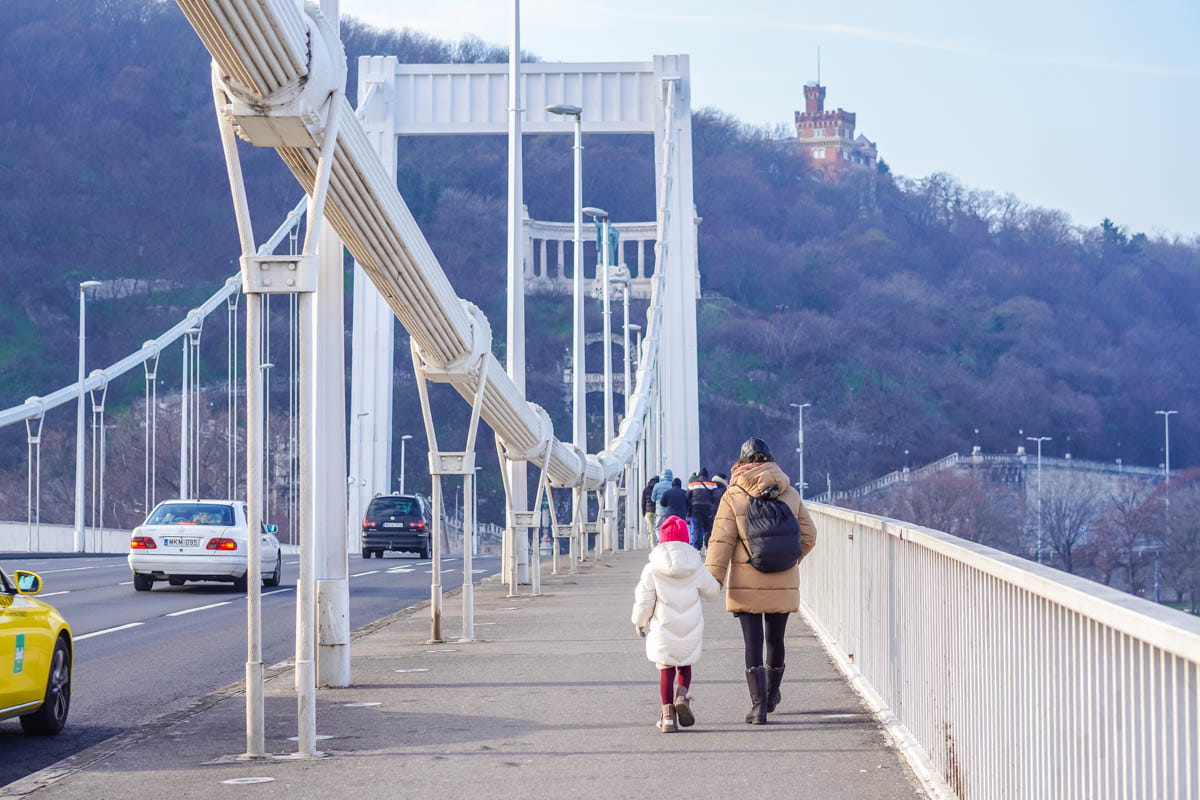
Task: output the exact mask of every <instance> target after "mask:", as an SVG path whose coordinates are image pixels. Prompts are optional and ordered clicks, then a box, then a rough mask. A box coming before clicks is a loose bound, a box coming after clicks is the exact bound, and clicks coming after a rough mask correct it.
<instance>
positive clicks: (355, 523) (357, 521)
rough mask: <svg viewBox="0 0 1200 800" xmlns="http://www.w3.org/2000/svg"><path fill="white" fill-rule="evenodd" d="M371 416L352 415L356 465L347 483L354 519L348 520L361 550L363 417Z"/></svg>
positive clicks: (367, 412) (364, 482) (367, 413)
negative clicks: (352, 491)
mask: <svg viewBox="0 0 1200 800" xmlns="http://www.w3.org/2000/svg"><path fill="white" fill-rule="evenodd" d="M369 416H371V412H370V411H359V412H358V413H357V414H355V415H354V420H355V422H356V423H357V424H356V425H355V428H357V429H358V463H357V464H355V465H354V472H355V475H354V479H353V480H352V481H349V483H352V484H354V514H355V516H354V518H353V519H351V520H350V530H351V531H357V532H358V533H357V536H358V548H359V549H360V550H361V549H362V520H363V516H364V515H363V486H364V485H365V484H366V481H364V480H363V470H362V451H363V446H362V445H363V441H362V435H363V417H369Z"/></svg>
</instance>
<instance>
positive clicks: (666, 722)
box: [654, 703, 678, 733]
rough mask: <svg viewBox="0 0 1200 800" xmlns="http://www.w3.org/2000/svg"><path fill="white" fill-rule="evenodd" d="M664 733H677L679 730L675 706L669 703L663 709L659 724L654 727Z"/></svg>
mask: <svg viewBox="0 0 1200 800" xmlns="http://www.w3.org/2000/svg"><path fill="white" fill-rule="evenodd" d="M654 727H656V728H658V729H659V730H660V731H662V732H663V733H675V731H677V730H678V728H677V727H676V725H675V706H673V705H671V704H670V703H667V704H666V705H664V706H663V707H662V716H661V717H659V719H658V723H657V724H656V725H655V726H654Z"/></svg>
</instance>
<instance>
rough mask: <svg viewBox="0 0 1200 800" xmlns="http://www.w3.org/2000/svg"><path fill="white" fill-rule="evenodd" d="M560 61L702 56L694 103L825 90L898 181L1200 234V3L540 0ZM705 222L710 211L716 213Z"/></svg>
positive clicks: (380, 12) (741, 105)
mask: <svg viewBox="0 0 1200 800" xmlns="http://www.w3.org/2000/svg"><path fill="white" fill-rule="evenodd" d="M510 8H511V4H510V3H509V2H507V0H441V2H438V3H416V2H411V0H341V10H342V13H343V14H349V15H353V16H356V17H358V18H359V19H362V20H364V21H366V22H369V23H371V24H373V25H376V26H379V27H395V28H399V27H404V26H405V25H407V26H410V27H413V28H415V29H418V30H422V31H424V32H427V33H430V34H433V35H436V36H439V37H443V38H450V39H458V38H461V37H462V36H464V35H466V34H475V35H478V36H480V37H481V38H483V39H485V40H487V41H490V42H493V43H496V44H507V38H508V30H509V14H510V10H509V9H510ZM521 12H522V42H521V44H522V48H523V49H524V50H526V51H529V52H533V53H536V54H537V55H538V56H540V57H541V58H542V59H544V60H547V61H645V60H648V59H649V58H650V56H652V55H654V54H656V53H688V54H689V55H690V56H691V65H692V85H693V106H694V107H700V106H706V105H707V106H713V107H716V108H718V109H721V110H723V111H728V112H730V113H732V114H734V115H736V116H737V117H739V118H740V119H742V120H743V121H745V122H749V123H754V124H760V125H761V124H767V125H773V124H777V123H787V122H789V121H790V120H791V118H792V112H793V111H795V110H796V109H798V108H801V107H802V106H803V97H802V94H801V86H802V85H803V84H804V82H805V81H808V80H813V79H814V78H815V77H816V51H817V47H818V46H820V48H821V62H822V66H821V78H822V82H823V83H824V84H825V85H826V86H827V87H828V95H827V98H826V106H827V107H834V108H836V107H841V108H845V109H846V110H848V111H854V112H856V113H857V114H858V127H859V131H860V132H862V133H864V134H865V135H866V136H868V137H869V138H871V139H873V140H874V141H876V142H877V143H878V145H879V152H880V155H881V156H882V157H883V158H884V159H885V160H886V161H887V162H888V163H889V164H890V165H891V166H892V168H893V170H894V171H895V172H897V173H899V174H901V175H906V176H909V177H921V176H924V175H928V174H929V173H931V172H936V171H944V172H949V173H951V174H953V175H955V176H957V177H958V178H960V179H961V180H962V181H964V182H965V183H967V184H969V185H971V186H974V187H978V188H984V189H990V190H994V191H997V192H1002V193H1006V192H1012V193H1013V194H1016V195H1017V196H1018V197H1019V198H1021V199H1022V200H1023V201H1025V202H1026V203H1029V204H1032V205H1039V206H1045V207H1048V208H1058V209H1061V210H1063V211H1066V212H1067V213H1068V214H1070V215H1071V218H1072V220H1073V221H1074V222H1075V223H1076V224H1086V225H1095V224H1097V223H1099V221H1100V220H1101V219H1102V218H1103V217H1105V216H1109V217H1112V218H1113V219H1114V220H1116V221H1117V222H1118V223H1120V224H1122V225H1125V226H1127V227H1129V228H1130V230H1131V231H1134V232H1136V231H1145V232H1146V233H1150V234H1153V233H1163V234H1166V235H1182V236H1185V237H1186V238H1189V239H1190V238H1191V237H1192V236H1195V235H1197V234H1200V200H1198V199H1197V196H1198V194H1200V153H1198V151H1197V145H1196V144H1195V141H1194V140H1195V139H1196V137H1197V135H1198V134H1200V2H1197V0H1148V1H1147V2H1140V3H1134V2H1128V0H1125V1H1124V2H1117V1H1116V0H1092V1H1091V2H1084V0H1041V1H1040V2H1034V0H1004V1H1003V2H1001V1H1000V0H986V2H972V3H967V2H955V1H954V0H925V1H924V2H907V3H906V2H895V1H892V2H889V1H888V0H858V2H854V3H846V2H840V1H836V0H807V2H786V0H764V1H763V2H755V1H754V0H750V1H749V2H743V3H730V2H727V1H726V2H716V1H714V0H691V1H690V2H686V1H685V0H657V1H656V0H608V1H607V2H604V3H596V2H590V3H588V2H582V1H581V0H524V2H522V4H521ZM701 213H703V212H701Z"/></svg>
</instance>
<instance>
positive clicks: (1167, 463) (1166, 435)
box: [1154, 409, 1179, 603]
mask: <svg viewBox="0 0 1200 800" xmlns="http://www.w3.org/2000/svg"><path fill="white" fill-rule="evenodd" d="M1154 413H1155V414H1162V418H1163V508H1164V510H1165V512H1166V521H1167V527H1168V528H1170V526H1171V495H1170V494H1168V492H1167V484H1168V483H1170V482H1171V415H1172V414H1178V413H1179V412H1178V411H1176V410H1174V409H1172V410H1170V411H1155V412H1154ZM1168 532H1169V531H1164V533H1168ZM1161 544H1162V543H1161V541H1160V542H1159V545H1160V546H1159V547H1156V548H1154V602H1156V603H1159V602H1162V593H1161V592H1162V588H1161V582H1160V581H1159V572H1158V551H1159V550H1161V549H1162V547H1161Z"/></svg>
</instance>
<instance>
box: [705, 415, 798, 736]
mask: <svg viewBox="0 0 1200 800" xmlns="http://www.w3.org/2000/svg"><path fill="white" fill-rule="evenodd" d="M751 497H765V498H770V499H776V500H780V501H782V502H783V503H784V504H786V505H787V507H788V508H789V509H791V512H792V513H793V514H795V515H796V521H797V522H798V523H799V524H800V543H801V546H802V548H803V555H804V556H807V555H808V554H809V553H810V552H812V549H813V547H814V546H815V545H816V543H817V529H816V527H814V526H813V523H812V519H811V518H810V517H809V516H808V512H807V511H805V510H804V503H803V502H802V501H801V499H800V493H799V492H797V491H796V490H795V489H794V488H792V485H791V483H790V482H789V481H788V476H787V475H786V474H784V472H783V470H781V469H780V468H779V466H778V465H777V464H776V463H775V459H774V458H773V457H772V456H771V451H770V450H769V449H768V448H767V445H766V443H765V442H763V440H761V439H756V438H752V439H748V440H747V441H746V443H745V444H743V445H742V450H741V453H740V454H739V456H738V461H737V463H736V464H734V465H733V470H732V473H731V474H730V479H729V490H728V491H727V492H725V495H724V497H722V498H721V505H720V507H719V508H718V509H717V516H716V519H715V520H714V522H713V531H712V536H711V537H710V538H709V541H708V556H707V557H706V558H705V560H704V565H705V566H706V567H708V570H709V572H711V573H712V576H713V577H714V578H716V579H717V582H718V583H720V584H721V586H722V587H724V589H725V609H726V610H727V611H732V612H733V615H734V616H735V617H737V618H738V621H740V622H741V624H742V638H743V639H744V640H745V644H746V685H747V686H748V687H749V688H750V700H751V702H752V703H753V706H752V708H751V709H750V713H749V714H747V715H746V722H748V723H751V724H756V725H761V724H762V723H764V722H766V721H767V713H768V712H771V711H774V710H775V706H776V705H778V704H779V699H780V692H779V686H780V684H781V683H782V682H783V670H784V659H783V636H784V631H785V629H786V628H787V620H788V615H789V614H794V613H795V612H797V611H799V610H800V569H799V562H797V565H796V566H794V567H792V568H791V569H787V570H784V571H783V572H760V571H759V570H757V569H755V568H754V566H753V565H752V564H751V563H750V550H749V546H748V545H747V544H746V510H747V508H748V507H749V505H750V498H751ZM764 640H765V644H766V659H765V663H764V658H763V655H764V653H763V644H764Z"/></svg>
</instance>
